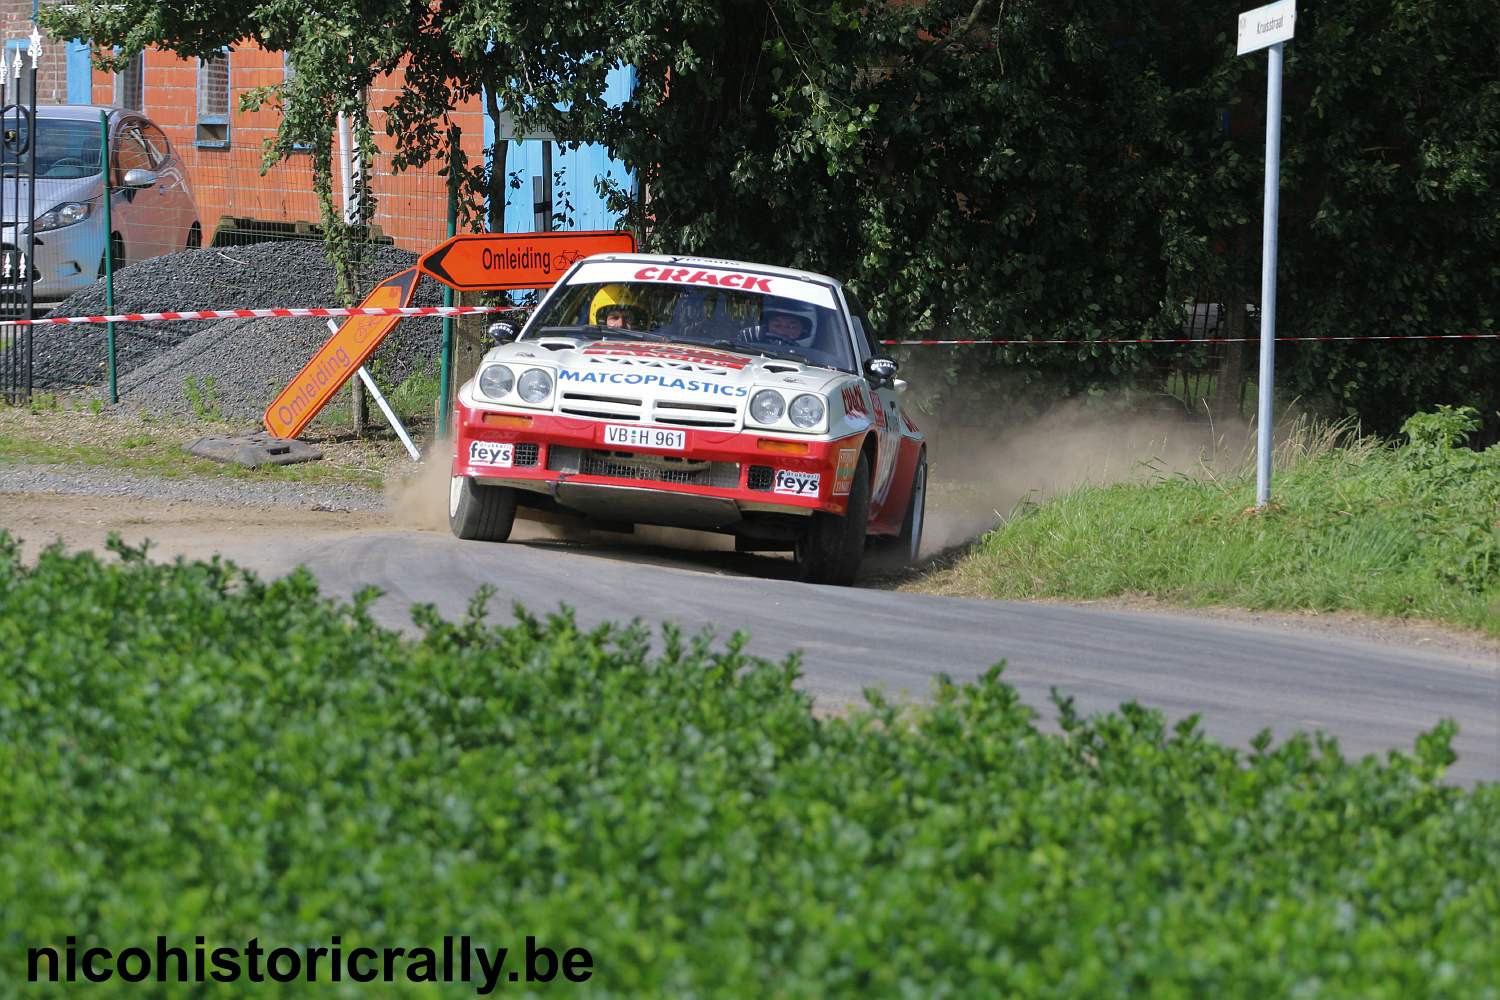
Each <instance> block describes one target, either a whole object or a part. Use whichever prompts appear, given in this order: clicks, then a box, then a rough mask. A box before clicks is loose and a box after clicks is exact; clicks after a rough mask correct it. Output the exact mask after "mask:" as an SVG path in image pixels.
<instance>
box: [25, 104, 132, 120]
mask: <svg viewBox="0 0 1500 1000" xmlns="http://www.w3.org/2000/svg"><path fill="white" fill-rule="evenodd" d="M101 111H108V112H109V113H110V115H111V116H114V115H117V114H131V115H138V116H140V117H142V118H144V117H146V116H145V115H144V114H142V113H141V112H139V111H132V110H131V109H129V108H116V107H111V106H109V105H107V104H38V105H37V106H36V113H37V115H38V116H39V117H42V118H58V119H63V120H71V121H94V122H96V121H98V120H99V112H101Z"/></svg>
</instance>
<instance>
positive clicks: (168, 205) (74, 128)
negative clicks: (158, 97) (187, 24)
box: [0, 104, 203, 302]
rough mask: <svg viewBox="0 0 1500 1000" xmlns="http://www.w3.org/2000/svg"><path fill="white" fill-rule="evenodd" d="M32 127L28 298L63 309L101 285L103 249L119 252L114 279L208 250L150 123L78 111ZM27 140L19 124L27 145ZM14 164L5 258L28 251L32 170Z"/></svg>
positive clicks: (7, 189) (184, 187) (132, 116)
mask: <svg viewBox="0 0 1500 1000" xmlns="http://www.w3.org/2000/svg"><path fill="white" fill-rule="evenodd" d="M100 111H107V112H108V113H109V169H110V183H111V185H112V189H113V190H112V199H111V206H110V214H111V220H110V221H111V231H110V232H109V233H106V232H105V230H104V211H103V195H104V175H103V172H102V171H101V170H100V159H99V145H100V142H99V140H100V128H99V113H100ZM36 120H37V124H36V133H37V135H36V188H35V196H36V201H35V213H36V218H35V230H36V243H35V248H36V256H35V260H34V261H33V265H32V274H33V277H34V280H35V282H36V284H35V288H34V290H33V293H32V294H33V298H34V299H35V300H36V301H37V302H56V301H59V300H61V299H64V298H67V297H68V296H69V295H72V294H73V293H74V292H76V291H78V290H79V289H81V288H86V287H88V286H89V285H91V284H93V283H94V282H95V281H97V280H98V279H99V278H100V276H102V275H103V273H104V249H105V246H106V245H107V241H108V242H109V243H113V245H114V265H113V266H114V268H115V269H116V270H118V269H119V268H121V267H123V266H125V265H126V264H131V263H134V262H136V261H138V260H145V259H146V258H148V257H156V256H160V255H161V254H166V253H173V252H175V251H178V250H182V249H185V248H191V247H197V246H201V245H202V242H203V228H202V225H201V223H200V222H199V221H198V210H197V208H196V206H195V205H194V203H193V194H192V189H191V187H190V186H189V184H188V176H187V169H186V167H185V166H184V165H183V163H182V161H181V160H180V159H178V157H177V155H176V153H174V152H173V150H172V144H171V143H170V142H168V141H167V137H166V135H165V134H163V132H162V130H161V129H160V128H158V127H157V126H156V125H154V124H152V122H151V121H150V119H148V118H146V117H145V116H143V115H141V114H139V113H137V112H134V111H126V110H122V109H120V108H100V107H96V106H92V105H76V104H74V105H48V106H41V107H38V108H37V109H36ZM16 121H17V120H16V119H15V118H14V117H10V116H7V118H6V127H7V128H15V127H16ZM26 131H27V129H26V126H25V120H24V119H21V120H20V128H19V132H20V133H21V135H22V137H23V138H24V136H25V133H26ZM15 156H16V154H15V153H14V152H12V151H7V152H6V154H5V157H4V164H3V170H0V205H3V211H4V243H5V250H6V251H8V252H10V253H12V254H14V253H16V252H18V251H19V252H24V250H25V246H26V227H27V225H28V224H29V223H30V222H31V220H30V219H29V218H28V217H27V213H28V208H29V201H30V199H29V197H28V195H29V193H30V191H31V187H30V184H29V175H28V171H29V161H28V160H27V159H25V158H22V159H21V160H20V164H19V167H18V165H17V162H16V159H15ZM18 173H19V176H18ZM13 259H19V258H13ZM7 280H8V279H7ZM9 287H10V288H11V289H14V287H15V286H14V285H11V286H9Z"/></svg>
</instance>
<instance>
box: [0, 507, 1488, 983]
mask: <svg viewBox="0 0 1500 1000" xmlns="http://www.w3.org/2000/svg"><path fill="white" fill-rule="evenodd" d="M115 548H116V552H117V553H118V554H119V555H120V557H121V559H120V560H119V561H118V562H112V563H109V564H104V563H101V562H100V561H98V560H97V559H96V558H94V557H92V556H90V555H75V556H68V555H65V554H63V553H62V552H60V551H57V550H49V551H47V552H44V553H43V554H42V555H41V556H40V557H39V559H38V560H37V561H36V563H35V565H34V566H26V565H23V564H22V563H21V562H20V560H19V558H18V554H17V551H16V548H15V546H14V545H13V544H12V543H10V542H9V540H8V539H5V538H4V537H3V536H0V773H3V774H5V775H6V776H7V780H6V782H5V785H4V794H3V796H0V844H3V845H4V846H3V848H0V884H3V885H4V886H5V887H6V888H5V892H4V893H3V894H0V942H4V945H3V952H0V965H3V973H0V996H4V997H15V996H23V995H25V996H31V995H41V994H42V991H41V990H40V988H38V987H28V986H27V985H26V984H25V982H24V971H23V970H24V949H25V947H27V946H31V945H37V944H44V943H59V942H61V941H63V940H64V938H65V937H66V936H67V935H78V937H79V939H80V941H86V942H97V943H102V944H105V945H109V946H113V947H115V948H117V949H118V948H121V947H125V946H127V945H130V944H134V943H137V942H141V941H143V940H144V939H147V938H148V936H154V935H156V934H166V935H170V936H172V937H174V938H176V939H177V940H179V941H181V942H182V943H185V944H188V945H189V946H191V942H192V939H193V936H194V935H196V934H202V935H204V936H205V937H206V938H207V940H208V941H209V942H210V944H213V943H218V942H223V943H239V942H243V941H245V940H247V939H248V938H250V937H252V936H258V937H259V939H260V940H261V941H262V942H266V943H267V944H266V946H267V947H271V946H274V945H280V944H291V945H302V944H307V943H313V944H321V943H324V942H326V941H327V940H328V939H329V938H330V937H331V936H332V935H340V936H341V937H342V940H343V942H344V944H345V947H353V946H355V945H356V944H373V945H376V946H382V945H395V944H406V945H412V944H425V943H434V942H436V941H437V940H438V939H439V938H440V937H441V936H442V935H443V934H471V935H474V936H475V937H476V939H477V940H480V941H485V942H490V943H495V944H501V943H511V942H518V941H520V940H521V939H522V938H523V937H524V936H525V935H527V934H534V935H537V936H538V938H539V939H540V940H542V941H543V942H547V943H568V944H576V945H581V946H584V947H587V948H588V949H590V951H591V952H592V953H593V955H594V958H595V967H596V973H595V976H594V978H593V980H591V981H590V982H589V983H588V984H586V985H584V986H576V985H574V984H565V985H563V986H561V987H560V989H561V990H563V991H567V992H577V993H579V994H583V995H616V996H624V995H649V996H683V995H694V996H744V995H756V996H763V995H775V996H832V995H852V994H856V993H857V994H859V995H899V996H911V997H940V996H981V995H982V996H1000V995H1026V996H1057V997H1076V996H1127V995H1142V994H1150V995H1154V996H1183V997H1187V996H1208V995H1241V996H1255V997H1260V996H1290V995H1345V996H1355V995H1357V996H1362V997H1401V998H1407V997H1413V996H1458V995H1463V996H1466V997H1496V996H1500V952H1497V950H1496V949H1495V948H1494V947H1493V944H1494V940H1493V931H1494V928H1495V926H1496V922H1497V920H1500V895H1497V892H1496V885H1497V883H1496V881H1495V878H1494V873H1495V871H1496V870H1497V867H1500V840H1497V838H1496V836H1495V830H1496V829H1497V824H1500V786H1495V785H1483V786H1480V787H1478V788H1477V789H1474V790H1472V791H1464V790H1461V789H1458V788H1454V787H1449V786H1445V785H1443V784H1442V783H1440V778H1441V776H1442V774H1443V769H1444V766H1445V765H1446V764H1447V763H1448V762H1450V761H1451V759H1452V754H1451V751H1450V749H1449V741H1450V739H1451V736H1452V729H1451V726H1443V727H1440V728H1438V729H1436V730H1434V731H1433V732H1432V733H1429V734H1427V735H1426V736H1424V737H1423V738H1421V739H1420V740H1419V741H1418V744H1417V746H1416V749H1415V753H1414V755H1411V756H1407V755H1402V754H1392V755H1391V756H1390V758H1389V759H1388V760H1387V761H1384V762H1381V761H1378V760H1376V759H1373V758H1370V759H1366V760H1364V761H1360V762H1353V761H1349V760H1345V759H1344V758H1342V757H1341V756H1340V755H1339V752H1338V750H1337V748H1336V746H1335V745H1334V744H1333V743H1332V742H1331V741H1328V740H1324V739H1316V740H1310V739H1306V738H1297V739H1294V740H1292V741H1290V742H1287V743H1285V744H1283V745H1281V746H1279V747H1274V748H1273V747H1271V746H1270V745H1269V743H1268V740H1266V739H1261V740H1259V741H1257V745H1256V749H1255V750H1254V752H1252V753H1249V754H1248V755H1244V754H1239V753H1236V752H1235V751H1233V750H1229V749H1226V748H1224V747H1222V746H1219V745H1217V744H1215V743H1214V742H1213V741H1211V740H1209V739H1207V738H1205V737H1204V736H1203V735H1202V734H1201V733H1200V732H1199V731H1198V730H1197V729H1195V728H1194V724H1193V723H1192V722H1187V723H1183V724H1180V725H1178V726H1176V727H1175V728H1171V729H1168V728H1166V727H1165V726H1164V725H1163V722H1162V719H1161V717H1160V716H1159V715H1157V714H1156V713H1153V712H1150V711H1147V710H1145V709H1143V708H1140V707H1138V706H1135V705H1127V706H1124V707H1123V708H1122V709H1121V710H1120V711H1119V712H1118V713H1114V714H1110V715H1108V716H1104V717H1098V718H1092V719H1088V720H1085V719H1081V718H1078V717H1077V716H1075V715H1074V714H1073V713H1072V711H1071V709H1070V706H1069V705H1068V703H1067V702H1066V701H1064V702H1062V703H1061V706H1062V709H1063V713H1062V732H1061V734H1050V733H1042V732H1039V731H1038V729H1037V728H1036V726H1035V722H1034V718H1033V714H1032V712H1031V711H1030V710H1029V709H1027V708H1026V707H1025V706H1023V705H1022V704H1021V703H1020V702H1019V701H1018V699H1017V696H1016V694H1015V692H1014V691H1013V690H1012V689H1011V688H1010V687H1008V686H1007V685H1005V684H1004V683H1003V682H1002V680H1001V675H1000V670H999V668H996V669H995V670H993V671H991V672H990V673H989V674H988V675H987V676H985V677H984V678H983V679H982V680H980V681H979V682H977V683H974V684H968V685H955V684H951V683H947V682H943V683H940V684H939V685H938V687H937V689H936V691H935V693H934V701H933V703H932V704H930V705H929V706H927V707H924V708H920V709H908V710H898V709H896V708H893V707H890V706H887V705H885V704H883V703H881V702H880V701H879V700H878V699H876V700H874V701H873V703H872V704H871V706H870V707H869V708H868V709H867V710H865V711H861V712H858V713H856V714H854V715H852V716H851V717H849V718H847V719H838V718H835V719H823V720H819V719H817V718H814V717H813V715H812V714H811V713H810V711H809V704H808V699H807V697H806V696H805V695H803V694H801V693H799V692H797V691H796V690H795V689H794V687H793V681H794V679H795V677H796V674H797V667H796V663H795V661H791V660H789V661H787V662H784V663H780V664H772V663H767V662H763V661H758V660H753V659H750V658H748V657H746V656H744V655H742V654H741V652H740V651H739V650H740V644H739V643H738V642H737V641H731V642H729V643H728V644H727V645H726V646H723V647H716V646H714V645H712V644H710V643H709V642H708V641H707V640H705V639H696V640H692V641H685V640H684V639H683V638H682V637H681V636H680V635H678V634H677V633H676V632H674V631H673V630H671V629H670V628H667V629H664V630H663V632H662V634H661V636H660V638H659V639H658V640H656V641H655V642H654V644H653V641H652V639H651V637H650V635H649V634H648V633H647V632H646V631H645V630H643V629H641V628H638V627H631V628H624V629H620V628H613V627H602V628H600V629H597V630H595V631H592V632H583V631H580V630H579V629H578V628H577V627H576V626H575V625H574V623H573V621H572V620H571V619H570V618H569V617H568V616H567V615H558V616H553V617H549V618H547V619H545V620H542V619H538V618H535V617H531V616H529V615H525V614H518V620H517V622H516V623H515V624H514V625H511V626H509V627H502V628H492V627H487V626H485V625H483V624H482V623H481V621H480V619H479V611H480V606H481V605H482V596H481V598H478V599H476V603H475V606H474V608H473V609H472V610H471V614H470V616H469V617H468V618H467V619H466V620H464V621H460V622H457V623H450V622H447V621H443V620H441V619H439V618H438V617H437V616H436V615H435V614H434V613H433V612H432V611H431V609H421V610H419V612H418V615H417V618H418V622H419V624H420V626H421V636H420V638H417V639H415V640H411V639H405V638H402V637H400V636H399V635H397V634H395V633H392V632H389V631H386V630H383V629H381V628H379V627H377V626H376V625H375V624H374V623H373V622H372V621H371V619H370V617H369V614H368V608H369V603H370V600H371V599H372V595H371V594H369V593H366V594H362V595H360V596H359V597H358V598H356V600H355V601H354V602H353V604H352V605H341V604H337V603H334V602H331V601H329V600H327V599H325V598H323V597H321V596H320V595H319V594H318V592H317V589H316V587H315V585H314V583H313V581H312V579H311V578H310V577H309V576H308V575H307V574H306V573H296V574H293V575H292V576H289V577H286V578H284V579H280V580H276V581H273V582H264V581H261V580H258V579H256V578H255V577H253V576H251V575H249V574H247V573H243V572H241V571H239V570H236V569H234V568H233V567H231V566H229V565H226V564H224V563H221V562H217V561H216V562H212V563H191V564H185V563H178V564H176V565H170V566H168V565H157V564H151V563H148V562H146V561H144V559H143V558H142V553H141V552H139V551H133V550H130V549H127V548H124V547H121V546H118V545H117V546H115ZM419 989H420V990H421V992H420V994H419V993H418V990H419ZM445 989H446V992H444V990H445ZM320 990H321V991H322V992H324V993H326V994H327V995H349V996H354V995H380V996H397V995H411V996H416V995H421V996H431V995H434V994H435V993H437V994H440V995H445V996H472V995H473V994H474V989H473V987H472V986H465V987H460V986H451V987H446V988H443V987H438V988H432V987H413V986H404V985H392V986H381V987H378V988H371V989H367V990H364V991H363V992H361V991H360V990H358V989H357V988H356V987H353V986H351V985H350V984H348V983H345V984H343V985H342V986H334V985H331V984H326V983H323V984H320ZM340 990H342V991H343V992H342V993H341V992H340ZM214 992H215V995H218V994H220V993H224V994H228V993H230V992H232V991H231V990H230V989H228V988H225V989H222V990H218V989H216V990H215V991H214ZM243 992H244V993H245V994H246V995H254V996H256V997H264V996H281V995H303V993H305V992H307V988H306V987H305V986H304V987H301V988H300V989H299V988H298V987H297V986H296V985H295V984H294V985H292V986H289V987H286V988H282V987H278V986H277V985H276V984H273V983H269V982H267V983H259V984H256V985H254V986H250V987H244V988H243ZM90 993H91V995H97V996H101V997H107V996H117V995H118V996H136V995H153V994H152V992H151V987H150V986H131V985H121V984H120V983H119V981H118V980H116V981H112V982H111V983H108V984H102V985H99V986H95V987H92V988H91V990H90Z"/></svg>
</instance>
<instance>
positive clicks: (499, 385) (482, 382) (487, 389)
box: [479, 365, 516, 399]
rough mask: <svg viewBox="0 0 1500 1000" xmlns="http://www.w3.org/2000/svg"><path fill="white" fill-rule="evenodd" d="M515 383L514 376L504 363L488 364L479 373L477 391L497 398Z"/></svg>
mask: <svg viewBox="0 0 1500 1000" xmlns="http://www.w3.org/2000/svg"><path fill="white" fill-rule="evenodd" d="M515 384H516V377H515V376H514V375H512V374H511V373H510V369H509V368H507V367H505V366H504V365H489V366H487V367H486V368H485V369H484V370H483V371H481V372H480V373H479V391H480V392H482V393H484V394H485V395H486V396H488V397H490V398H491V399H499V398H500V397H501V396H503V395H505V394H506V393H507V392H510V390H511V388H512V387H513V386H514V385H515Z"/></svg>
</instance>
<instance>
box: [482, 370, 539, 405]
mask: <svg viewBox="0 0 1500 1000" xmlns="http://www.w3.org/2000/svg"><path fill="white" fill-rule="evenodd" d="M475 381H476V384H477V385H478V386H479V391H480V392H481V393H482V394H483V395H484V396H485V398H487V399H493V400H495V401H496V402H499V401H501V400H503V399H504V398H505V397H506V396H510V395H511V394H512V393H514V395H515V396H516V397H519V399H520V401H521V402H523V403H525V404H527V405H528V406H539V405H541V404H543V403H545V402H546V401H547V399H548V398H549V397H550V396H551V395H552V373H551V372H549V371H547V370H546V369H545V368H528V369H526V370H525V371H523V372H522V373H521V377H520V378H517V377H516V374H515V372H513V371H511V370H510V368H508V367H507V366H505V365H485V366H484V367H483V368H481V369H480V370H479V378H478V379H476V380H475ZM515 401H516V400H515V399H511V400H509V402H512V403H513V402H515Z"/></svg>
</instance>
